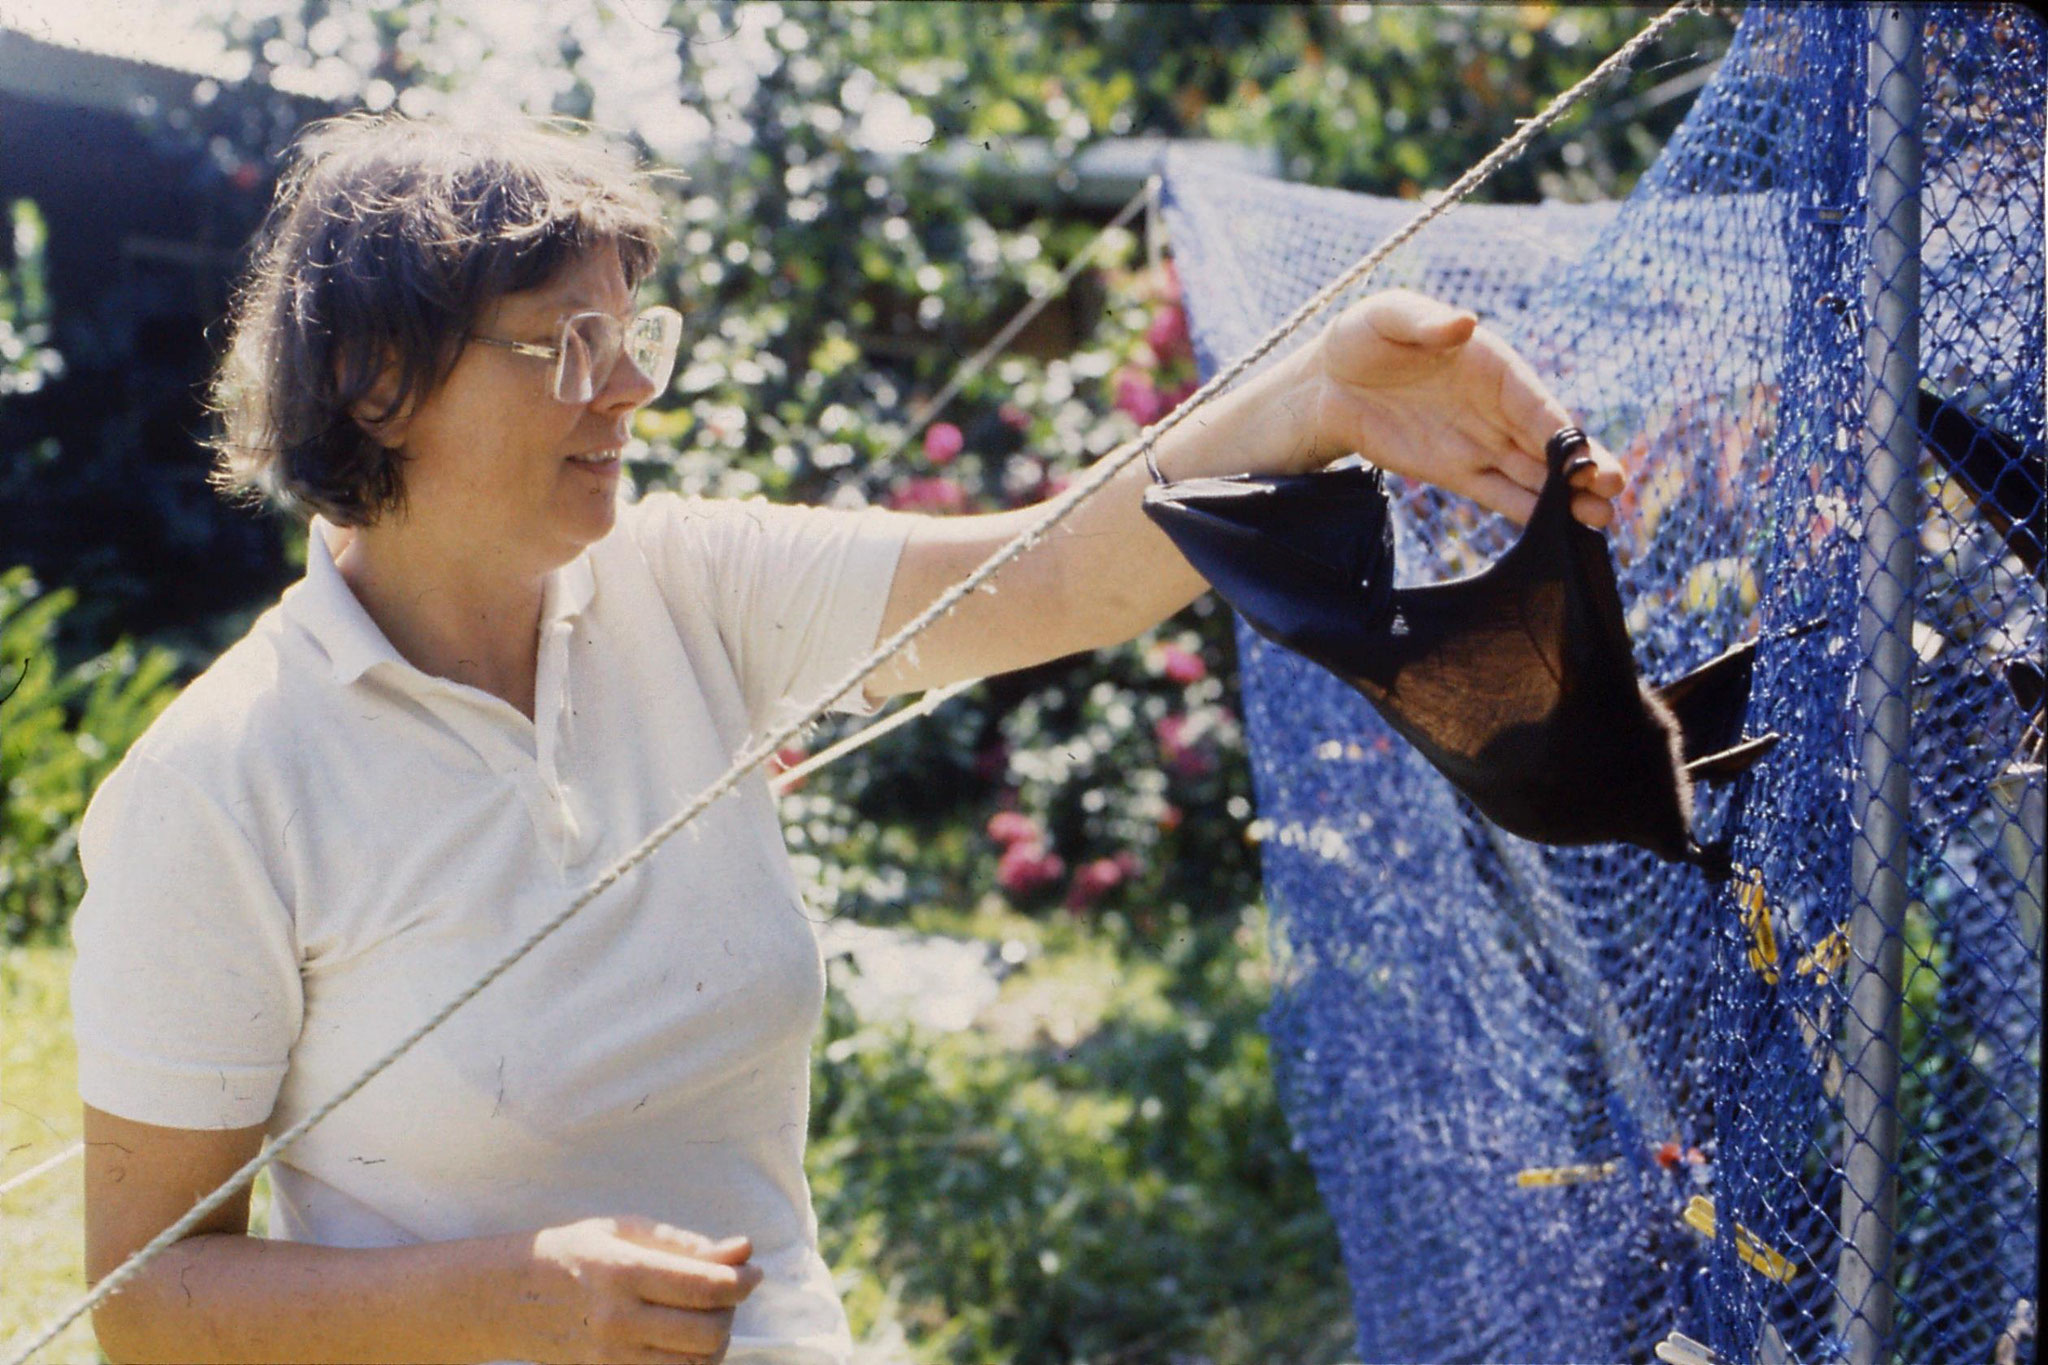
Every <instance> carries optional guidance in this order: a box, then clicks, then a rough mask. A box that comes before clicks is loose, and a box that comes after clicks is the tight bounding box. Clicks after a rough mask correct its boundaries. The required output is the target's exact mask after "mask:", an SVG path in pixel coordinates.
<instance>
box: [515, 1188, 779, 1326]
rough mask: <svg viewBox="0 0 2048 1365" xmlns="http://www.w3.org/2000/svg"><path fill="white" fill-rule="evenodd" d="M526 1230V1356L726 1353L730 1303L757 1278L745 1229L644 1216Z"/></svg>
mask: <svg viewBox="0 0 2048 1365" xmlns="http://www.w3.org/2000/svg"><path fill="white" fill-rule="evenodd" d="M531 1240H532V1245H531V1250H530V1252H529V1258H530V1259H529V1263H528V1265H527V1267H526V1272H525V1274H524V1275H523V1277H522V1284H521V1287H520V1292H519V1295H518V1298H519V1304H518V1312H519V1314H520V1316H521V1317H522V1318H523V1319H524V1323H523V1325H524V1326H525V1328H526V1335H527V1337H528V1339H529V1340H530V1342H531V1344H530V1345H526V1346H523V1347H522V1348H521V1350H522V1352H523V1354H524V1355H525V1357H526V1358H528V1359H532V1360H539V1361H621V1362H624V1361H648V1362H655V1361H660V1362H700V1361H701V1362H716V1361H719V1360H723V1359H724V1358H725V1351H726V1347H727V1346H729V1345H730V1344H731V1342H732V1317H733V1309H734V1308H736V1307H737V1306H738V1305H739V1304H740V1303H741V1302H742V1301H743V1300H744V1299H745V1298H746V1297H747V1295H749V1294H751V1293H753V1292H754V1286H755V1285H757V1284H759V1283H760V1282H761V1271H760V1268H759V1267H758V1266H753V1265H750V1264H748V1263H747V1262H748V1257H749V1256H751V1255H752V1254H753V1247H752V1245H751V1244H750V1243H749V1242H748V1241H747V1239H746V1238H744V1237H728V1238H726V1239H725V1240H724V1241H722V1242H713V1241H712V1240H711V1239H710V1238H709V1237H705V1236H702V1235H700V1234H698V1233H694V1232H685V1231H683V1230H681V1229H680V1228H672V1227H669V1226H667V1225H666V1224H663V1223H657V1222H655V1221H654V1220H652V1219H649V1218H630V1217H629V1218H586V1219H584V1220H582V1221H581V1222H577V1223H569V1224H566V1225H564V1226H561V1227H553V1228H547V1229H544V1230H543V1231H541V1232H539V1233H536V1234H534V1236H533V1237H532V1239H531Z"/></svg>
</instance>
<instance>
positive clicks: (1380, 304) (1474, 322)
mask: <svg viewBox="0 0 2048 1365" xmlns="http://www.w3.org/2000/svg"><path fill="white" fill-rule="evenodd" d="M1369 306H1370V307H1371V308H1372V314H1371V316H1372V325H1373V330H1375V331H1377V332H1378V333H1379V334H1380V335H1381V336H1382V337H1384V338H1385V339H1386V340H1388V341H1394V342H1399V343H1401V344H1402V345H1404V346H1427V347H1430V348H1432V349H1447V348H1449V347H1452V346H1462V345H1464V344H1465V343H1466V342H1467V341H1469V340H1470V339H1471V337H1472V333H1473V331H1474V329H1476V328H1477V327H1478V326H1479V319H1478V317H1477V316H1476V315H1474V314H1473V313H1470V312H1468V311H1466V310H1465V309H1463V308H1453V307H1451V306H1450V305H1449V304H1447V303H1440V302H1438V301H1437V300H1436V299H1432V298H1429V297H1428V296H1426V295H1423V294H1417V293H1414V292H1412V291H1410V290H1406V289H1391V290H1388V291H1387V292H1386V293H1384V294H1377V295H1375V296H1373V298H1372V299H1371V301H1370V304H1369Z"/></svg>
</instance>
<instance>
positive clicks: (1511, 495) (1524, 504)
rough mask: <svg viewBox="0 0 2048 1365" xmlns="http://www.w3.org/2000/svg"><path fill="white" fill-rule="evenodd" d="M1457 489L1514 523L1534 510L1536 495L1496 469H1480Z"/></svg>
mask: <svg viewBox="0 0 2048 1365" xmlns="http://www.w3.org/2000/svg"><path fill="white" fill-rule="evenodd" d="M1457 491H1458V492H1461V493H1463V494H1464V495H1465V496H1466V497H1468V498H1470V499H1472V501H1474V502H1476V503H1478V504H1479V505H1480V506H1481V507H1484V508H1485V509H1486V510H1487V511H1489V512H1498V513H1500V514H1501V515H1502V516H1504V517H1506V518H1507V519H1508V520H1510V521H1512V522H1514V523H1515V524H1516V525H1521V524H1523V523H1525V522H1527V521H1528V520H1529V515H1530V514H1531V513H1532V512H1534V511H1535V510H1536V495H1535V494H1534V493H1532V492H1530V491H1529V490H1528V489H1526V488H1524V487H1522V485H1520V484H1518V483H1516V482H1515V481H1514V480H1513V479H1510V478H1509V477H1508V476H1507V475H1505V474H1503V473H1501V472H1500V471H1499V470H1497V469H1487V470H1482V471H1480V473H1478V474H1477V475H1475V476H1473V479H1472V481H1471V483H1470V484H1468V485H1467V486H1466V487H1464V488H1461V489H1458V490H1457Z"/></svg>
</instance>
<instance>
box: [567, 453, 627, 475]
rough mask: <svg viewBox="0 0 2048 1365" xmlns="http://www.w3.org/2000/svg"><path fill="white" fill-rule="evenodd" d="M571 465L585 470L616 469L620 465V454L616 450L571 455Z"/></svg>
mask: <svg viewBox="0 0 2048 1365" xmlns="http://www.w3.org/2000/svg"><path fill="white" fill-rule="evenodd" d="M569 463H570V464H574V465H581V466H583V467H584V468H585V469H597V470H606V469H614V468H616V467H617V466H618V463H619V452H618V451H617V450H616V449H614V450H593V451H591V452H590V453H589V454H587V455H571V456H570V457H569Z"/></svg>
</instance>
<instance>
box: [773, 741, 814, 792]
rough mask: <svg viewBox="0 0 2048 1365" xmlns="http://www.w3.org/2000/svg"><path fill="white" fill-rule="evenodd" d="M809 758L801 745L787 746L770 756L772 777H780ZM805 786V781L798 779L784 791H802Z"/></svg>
mask: <svg viewBox="0 0 2048 1365" xmlns="http://www.w3.org/2000/svg"><path fill="white" fill-rule="evenodd" d="M809 757H810V755H809V754H807V753H805V752H804V748H803V746H802V745H801V744H785V745H783V746H782V747H781V748H780V749H777V750H776V751H775V752H774V753H773V754H771V755H770V756H769V758H768V771H769V773H770V774H771V775H773V776H777V777H779V776H781V775H782V774H783V773H786V772H788V771H789V770H790V769H791V768H794V767H796V766H797V765H798V764H799V763H802V762H803V761H804V760H805V759H806V758H809ZM803 785H804V784H803V779H802V778H798V779H797V780H796V781H795V782H792V783H790V784H788V785H787V786H786V787H784V788H783V790H784V791H785V792H793V791H800V790H802V788H803Z"/></svg>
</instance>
